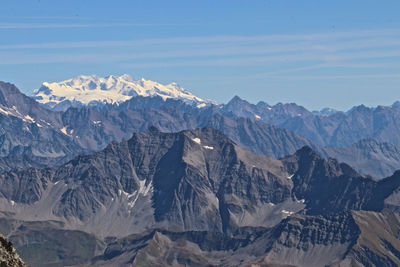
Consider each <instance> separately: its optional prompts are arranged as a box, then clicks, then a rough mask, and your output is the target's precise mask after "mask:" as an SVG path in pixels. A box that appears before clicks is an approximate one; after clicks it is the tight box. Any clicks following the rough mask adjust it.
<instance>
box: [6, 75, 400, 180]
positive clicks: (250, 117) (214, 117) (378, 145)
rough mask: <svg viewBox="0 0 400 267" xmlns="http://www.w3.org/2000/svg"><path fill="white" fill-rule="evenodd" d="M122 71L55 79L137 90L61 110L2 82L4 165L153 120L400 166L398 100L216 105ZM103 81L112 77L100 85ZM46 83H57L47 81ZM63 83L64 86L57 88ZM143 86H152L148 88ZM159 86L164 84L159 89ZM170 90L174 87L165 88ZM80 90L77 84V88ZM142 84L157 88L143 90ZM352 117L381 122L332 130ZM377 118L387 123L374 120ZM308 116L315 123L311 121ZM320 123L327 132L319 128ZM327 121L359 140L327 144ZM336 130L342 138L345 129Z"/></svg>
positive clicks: (76, 151)
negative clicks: (311, 105)
mask: <svg viewBox="0 0 400 267" xmlns="http://www.w3.org/2000/svg"><path fill="white" fill-rule="evenodd" d="M124 77H125V76H124ZM117 78H118V77H114V76H110V77H108V78H107V79H106V80H104V79H105V78H98V77H92V76H80V77H78V78H75V79H72V80H70V81H65V82H62V83H60V84H56V85H53V87H54V86H56V89H57V88H58V89H57V90H58V91H57V92H59V93H60V92H61V93H64V94H65V93H68V92H69V91H68V90H67V89H68V88H70V87H71V86H78V87H79V86H81V87H79V88H80V90H81V91H82V90H83V91H84V90H86V91H87V90H89V89H90V88H94V89H92V90H100V89H101V88H103V91H105V92H109V91H111V92H113V94H112V96H115V94H116V96H121V95H122V96H126V94H128V97H132V96H131V95H135V94H137V96H135V97H132V98H130V99H128V100H127V101H125V102H122V103H119V102H118V101H117V100H115V101H116V102H115V101H114V102H111V104H107V103H108V102H107V101H106V102H105V103H104V101H103V102H101V103H99V102H98V101H97V102H96V101H95V102H93V103H97V104H93V103H92V104H93V105H90V104H89V103H86V102H81V104H80V105H79V107H78V108H74V107H70V106H69V107H70V108H69V109H67V110H66V111H63V112H58V111H54V110H48V109H46V108H44V107H43V105H45V104H46V103H47V102H43V101H44V100H43V101H42V102H43V103H42V104H39V103H38V102H36V101H34V100H32V99H31V98H29V97H27V96H25V95H23V94H22V93H21V92H19V90H18V89H17V88H16V87H15V86H14V85H12V84H9V83H3V82H0V96H1V98H0V122H1V124H0V156H1V157H0V171H9V170H13V169H18V168H25V167H27V166H31V167H47V166H49V167H54V166H59V165H61V164H63V163H66V162H68V161H69V160H71V159H73V158H74V157H75V156H77V155H81V154H87V153H93V152H96V151H100V150H102V149H104V148H105V147H106V146H107V145H108V144H109V143H111V142H112V141H121V140H122V139H129V138H130V137H131V136H132V133H134V132H140V131H145V130H146V129H148V128H149V127H150V126H156V127H157V128H158V129H160V130H161V131H163V132H177V131H181V130H185V129H195V128H200V127H206V126H208V127H212V128H215V129H218V130H220V131H221V132H223V133H224V134H225V135H227V136H228V137H229V138H231V139H232V140H234V141H235V142H236V143H237V144H238V145H240V146H242V147H244V148H247V149H250V150H251V151H253V152H254V153H257V154H264V155H267V156H272V157H275V158H280V157H283V156H286V155H289V154H292V153H294V152H295V151H296V150H298V149H300V148H301V147H303V146H305V145H307V146H310V147H312V148H313V149H314V150H315V151H317V152H318V153H319V154H320V155H322V156H323V157H325V158H329V157H333V158H336V159H338V160H339V161H341V162H346V163H348V164H349V165H351V166H352V167H353V168H354V169H356V170H357V171H358V172H360V173H364V174H370V175H372V176H373V177H376V178H383V177H386V176H389V175H391V174H393V172H394V171H395V170H397V169H400V148H399V147H398V145H396V144H397V141H396V138H397V137H396V136H397V135H398V134H399V133H400V132H399V131H397V130H390V129H395V128H396V127H397V126H396V125H397V124H396V123H397V120H392V119H385V118H386V117H388V118H396V116H397V117H398V114H397V113H398V111H399V110H400V109H399V105H393V106H391V107H390V108H376V109H368V108H366V109H365V110H366V112H358V111H360V109H361V108H354V109H352V110H351V111H349V112H348V113H346V114H345V113H340V112H333V113H332V114H331V113H329V114H326V113H323V114H319V113H318V114H315V113H311V112H308V111H307V110H306V109H304V108H302V107H299V106H297V105H295V104H277V105H275V106H270V105H268V104H266V103H263V102H261V103H259V104H257V105H251V104H249V103H247V102H245V101H243V100H241V99H240V98H238V97H235V98H234V99H232V101H230V102H229V103H228V104H226V105H217V104H215V103H213V102H212V101H205V100H202V99H200V98H199V99H200V100H197V99H198V97H195V96H194V95H193V94H191V93H189V92H188V91H187V90H184V89H182V88H180V87H179V86H177V85H170V86H166V87H165V86H164V87H165V88H164V87H163V86H162V85H160V84H158V83H156V82H151V81H147V82H144V81H134V80H132V79H131V80H132V81H131V82H129V81H126V80H127V79H128V78H127V77H125V78H121V77H119V78H118V79H117ZM128 80H129V79H128ZM101 81H102V82H103V83H106V84H108V85H107V86H106V85H102V82H101ZM107 81H108V83H107ZM90 82H95V84H96V86H94V85H92V86H89V84H90ZM141 84H142V85H141ZM68 86H69V87H68ZM143 86H145V87H143ZM48 87H49V88H52V86H50V83H49V84H48ZM46 88H47V87H46ZM49 88H48V90H47V89H46V90H45V91H46V92H47V91H48V94H50V95H48V97H50V96H51V92H52V91H51V90H50V89H49ZM59 88H63V90H61V91H60V90H59ZM138 88H139V89H140V90H139V89H138ZM143 88H145V89H146V88H147V89H146V90H147V91H146V90H145V89H143ZM157 88H164V89H163V90H161V91H157V90H156V89H157ZM174 88H175V89H174ZM106 89H107V90H106ZM43 90H44V89H43ZM43 90H42V91H43ZM49 90H50V91H49ZM135 90H138V91H137V93H135V94H133V93H129V92H133V91H135ZM143 90H144V91H143ZM168 90H170V91H171V90H177V91H176V92H175V91H174V93H173V94H172V93H171V92H170V94H169V95H168V94H167V93H168V92H169V91H168ZM39 91H40V90H39ZM75 91H76V90H75V89H74V90H73V91H72V92H75ZM78 91H79V90H78ZM81 91H79V92H81ZM135 92H136V91H135ZM144 92H147V93H148V94H150V93H154V94H150V95H148V96H147V95H145V96H142V94H144ZM179 92H181V93H182V94H183V95H182V94H181V95H180V93H179ZM124 93H125V95H124ZM160 94H161V95H160ZM74 96H75V98H73V97H74ZM174 96H180V97H181V98H179V97H174ZM60 97H61V98H62V96H60ZM69 97H72V98H73V99H76V101H77V100H78V99H80V98H79V94H78V95H76V94H71V95H69ZM110 97H111V96H110ZM185 97H186V98H185ZM61 98H60V99H61ZM43 99H45V98H43ZM51 99H52V98H51ZM57 99H58V98H57ZM112 99H114V98H111V100H112ZM116 99H118V98H116ZM124 99H125V98H124ZM111 100H110V101H111ZM60 101H61V100H60ZM82 101H83V100H82ZM85 103H86V104H87V105H85ZM203 104H204V105H203ZM46 107H48V105H47V106H46ZM299 114H300V115H301V116H299ZM272 118H275V120H273V119H272ZM278 118H279V120H278ZM353 120H355V121H365V123H362V125H363V127H364V126H365V125H375V126H373V127H377V130H376V131H374V133H378V132H380V133H381V134H380V135H379V136H378V135H376V134H370V133H369V131H366V130H365V129H364V128H362V127H361V126H360V127H361V128H360V127H358V126H356V125H353V127H352V128H349V127H347V128H340V129H337V130H333V129H334V128H335V127H336V126H338V125H340V127H342V126H343V125H347V124H349V123H350V121H353ZM374 120H375V121H377V122H378V121H379V122H380V123H381V124H382V125H380V126H379V125H377V124H376V123H373V122H372V121H374ZM267 123H271V124H274V125H275V126H273V125H270V124H267ZM309 124H310V125H309ZM311 124H312V125H314V126H312V127H311ZM318 125H319V126H318ZM321 125H325V126H324V127H322V126H321ZM335 125H336V126H335ZM295 126H296V127H295ZM317 126H318V127H317ZM333 126H334V127H333ZM280 127H283V128H280ZM315 127H317V129H319V130H321V131H322V132H321V133H317V132H315V131H314V130H315ZM321 127H322V128H321ZM330 127H333V128H330ZM343 127H344V126H343ZM368 127H369V126H368ZM371 127H372V126H371ZM285 128H286V129H285ZM328 128H329V129H330V130H332V131H333V132H335V133H336V136H337V134H339V133H341V134H342V135H346V136H355V137H354V138H353V139H352V140H351V141H349V143H351V142H353V141H354V142H356V143H354V144H352V145H350V146H347V147H342V146H339V147H338V146H328V147H324V146H322V145H323V144H331V145H332V144H335V143H334V142H333V143H332V142H328V143H326V142H325V143H324V142H322V143H321V142H320V139H321V138H322V139H323V140H327V139H326V138H327V134H326V133H324V131H325V132H326V129H328ZM302 129H314V130H313V131H314V133H313V134H306V133H304V132H303V131H302ZM324 129H325V130H324ZM295 132H296V133H295ZM384 133H385V134H384ZM303 136H306V137H308V138H309V139H307V138H305V137H303ZM318 136H320V137H318ZM317 137H318V138H317ZM330 138H331V137H330ZM332 138H333V137H332ZM334 138H336V139H337V138H339V139H340V140H343V139H342V138H341V137H334ZM374 138H375V139H374ZM310 140H312V141H310ZM377 140H380V141H377Z"/></svg>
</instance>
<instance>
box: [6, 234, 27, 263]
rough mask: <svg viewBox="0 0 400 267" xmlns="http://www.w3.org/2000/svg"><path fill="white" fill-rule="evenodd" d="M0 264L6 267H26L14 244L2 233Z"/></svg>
mask: <svg viewBox="0 0 400 267" xmlns="http://www.w3.org/2000/svg"><path fill="white" fill-rule="evenodd" d="M0 265H1V266H5V267H8V266H10V267H14V266H15V267H24V266H26V265H25V263H24V262H23V261H22V260H21V258H20V257H19V256H18V254H17V253H16V252H15V248H14V246H13V244H12V243H11V242H10V241H8V240H7V239H6V238H5V237H4V236H2V235H0Z"/></svg>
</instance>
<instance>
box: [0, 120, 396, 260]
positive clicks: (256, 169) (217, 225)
mask: <svg viewBox="0 0 400 267" xmlns="http://www.w3.org/2000/svg"><path fill="white" fill-rule="evenodd" d="M399 191H400V173H399V172H396V173H395V174H394V175H393V176H391V177H388V178H385V179H383V180H381V181H375V180H373V179H372V178H369V177H366V176H363V175H360V174H359V173H357V172H356V171H354V170H353V169H352V168H351V167H350V166H348V165H346V164H343V163H339V162H337V161H336V160H334V159H329V160H325V159H324V158H323V157H321V156H319V155H318V154H317V153H315V152H314V151H313V150H312V149H311V148H309V147H304V148H302V149H300V150H298V151H297V152H296V153H295V154H293V155H291V156H287V157H285V158H283V159H282V160H276V159H273V158H270V157H266V156H263V155H257V154H253V153H252V152H250V151H248V150H245V149H243V148H241V147H239V146H237V145H236V144H235V143H234V142H233V141H231V140H230V139H228V138H227V137H226V136H225V135H224V134H222V133H221V132H219V131H217V130H214V129H212V128H203V129H197V130H191V131H182V132H179V133H162V132H160V131H158V130H157V129H155V128H151V129H149V130H148V131H146V132H142V133H136V134H134V135H133V137H132V138H131V139H130V140H128V141H122V142H120V143H116V142H114V143H112V144H111V145H109V146H108V147H107V148H106V149H105V150H103V151H101V152H98V153H95V154H93V155H86V156H79V157H77V158H75V159H74V160H72V161H70V162H69V163H67V164H64V165H62V166H60V167H58V168H52V169H51V168H49V169H32V168H31V169H27V170H23V171H14V172H7V173H3V174H2V175H0V210H1V211H2V212H3V214H4V215H5V216H4V218H3V223H2V224H0V225H3V226H2V227H3V228H4V229H6V230H7V229H8V230H7V231H8V235H9V237H10V239H11V240H12V241H13V242H14V243H15V244H16V246H17V249H21V251H22V255H25V257H26V259H29V261H28V263H29V262H30V261H31V262H36V263H38V262H40V260H38V259H37V258H36V259H35V257H34V256H33V255H37V254H34V251H36V252H37V251H38V250H34V248H33V247H32V245H33V244H38V245H37V246H39V247H41V248H43V247H46V246H48V245H49V244H51V243H52V242H53V243H54V242H55V240H54V239H51V236H53V235H51V236H48V235H46V234H44V233H43V232H42V231H48V229H50V228H51V229H54V228H55V230H54V231H55V232H54V236H57V235H62V234H64V233H67V232H64V231H82V232H85V233H87V235H86V236H84V240H86V241H85V242H89V241H90V242H89V243H88V244H91V245H90V246H89V245H88V248H90V250H88V251H87V253H86V252H85V253H84V254H79V255H80V256H79V257H80V258H79V259H80V260H79V261H76V264H78V263H79V262H89V260H90V259H91V260H90V262H92V264H94V265H101V264H104V265H107V264H108V266H110V264H111V266H113V265H114V266H117V265H118V266H123V264H128V263H129V264H132V263H133V264H134V265H137V266H142V265H144V266H146V264H147V265H148V266H150V265H153V266H156V265H157V264H159V265H165V264H169V265H171V266H178V265H184V264H189V265H191V264H196V263H198V264H200V265H201V264H202V263H207V264H210V265H215V266H218V265H221V264H223V265H228V266H229V265H240V264H242V265H243V266H246V264H247V265H249V266H250V265H251V264H253V263H254V264H261V263H263V264H265V263H268V264H277V263H279V264H284V265H285V264H286V265H298V266H321V265H332V266H334V265H335V264H337V263H341V262H344V263H343V264H345V266H346V264H347V263H348V262H360V263H362V264H364V265H365V264H367V265H368V264H377V263H385V264H397V262H398V260H399V258H397V256H396V255H397V254H396V253H397V252H396V251H397V250H398V243H397V239H396V238H392V237H391V234H393V233H397V231H398V230H396V229H398V225H399V223H398V220H397V216H398V210H399V207H400V201H399V199H400V198H399V197H398V194H399V193H398V192H399ZM38 220H40V221H41V222H39V223H29V221H38ZM365 220H367V221H370V224H368V225H367V226H365V225H364V224H363V221H365ZM0 222H1V220H0ZM49 223H51V224H52V225H53V226H49V225H47V226H46V224H49ZM376 223H378V224H379V225H380V228H379V231H375V232H374V235H371V234H369V229H370V228H369V227H374V226H373V225H374V224H376ZM16 225H26V226H24V227H22V226H19V227H18V226H16ZM35 225H36V226H35ZM43 225H45V226H44V227H43ZM26 227H28V228H26ZM25 229H28V230H25ZM56 229H58V230H56ZM57 231H58V232H57ZM56 233H57V235H56ZM73 233H76V232H68V235H69V236H70V237H71V243H70V244H74V243H75V242H76V241H75V242H74V241H73V240H78V238H79V237H80V236H81V237H83V236H82V234H77V235H74V234H73ZM31 234H32V235H31ZM131 234H134V235H133V236H132V235H131ZM129 235H130V236H129ZM27 236H30V237H29V238H26V237H27ZM38 236H43V238H38ZM38 240H39V241H38ZM40 240H41V241H40ZM215 240H218V242H217V243H216V242H215ZM35 242H36V243H35ZM43 242H45V243H43ZM46 242H50V243H46ZM121 242H122V243H121ZM65 245H66V246H67V243H65ZM56 247H57V246H56ZM56 247H55V248H56ZM103 247H106V248H105V250H104V251H103V250H102V248H103ZM71 249H72V248H70V245H68V246H67V247H66V248H65V249H64V251H71ZM49 253H50V254H49V255H47V256H43V258H40V259H42V260H43V259H45V260H43V262H42V263H41V264H38V265H40V266H46V265H45V264H50V263H51V262H53V263H54V262H57V264H64V263H65V261H66V260H70V259H69V258H68V257H66V256H63V257H61V256H56V255H59V250H52V251H50V252H49ZM57 253H58V254H57ZM74 253H78V252H74ZM95 254H96V255H98V256H95ZM155 255H164V256H163V257H155ZM315 255H318V257H316V256H315ZM93 256H95V257H93ZM399 257H400V256H399ZM389 266H390V265H389ZM393 266H394V265H393Z"/></svg>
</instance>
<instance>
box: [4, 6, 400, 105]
mask: <svg viewBox="0 0 400 267" xmlns="http://www.w3.org/2000/svg"><path fill="white" fill-rule="evenodd" d="M1 10H2V12H1V13H0V36H1V37H0V80H2V81H7V82H11V83H14V84H15V85H17V86H18V87H19V88H20V89H21V91H22V92H24V93H25V94H27V95H31V94H32V92H33V90H34V89H37V88H39V87H40V86H41V84H42V82H45V81H47V82H55V81H62V80H66V79H69V78H72V77H74V76H77V75H80V74H85V75H89V74H97V75H99V76H107V75H122V74H125V73H126V74H129V75H131V76H133V77H134V78H135V79H140V78H142V77H144V78H146V79H150V80H155V81H158V82H161V83H171V82H177V83H178V84H179V85H181V86H182V87H184V88H186V89H188V90H189V91H191V92H192V93H194V94H195V95H197V96H199V97H202V98H207V99H213V100H216V101H217V102H219V103H226V102H228V101H229V100H230V99H231V98H232V97H233V96H235V95H238V96H240V97H241V98H243V99H246V100H248V101H249V102H252V103H257V102H258V101H265V102H267V103H269V104H276V103H278V102H282V103H288V102H295V103H297V104H300V105H303V106H305V107H306V108H308V109H310V110H317V109H321V108H324V107H331V108H335V109H339V110H348V109H349V108H351V107H352V106H355V105H359V104H365V105H367V106H377V105H390V104H392V103H393V102H395V101H397V100H400V16H399V15H398V14H399V11H400V1H398V0H385V1H378V0H377V1H370V0H352V1H349V0H335V1H332V0H329V1H328V0H315V1H310V0H296V1H295V0H291V1H289V0H276V1H268V0H247V1H244V0H240V1H239V0H218V1H216V0H202V1H187V0H185V1H175V0H169V1H162V0H160V1H153V0H146V1H134V0H130V1H118V0H114V1H103V0H96V1H94V0H92V1H88V0H79V1H76V0H69V1H54V0H36V1H33V0H32V1H31V0H25V1H15V0H3V1H2V2H1Z"/></svg>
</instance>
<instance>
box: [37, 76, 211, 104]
mask: <svg viewBox="0 0 400 267" xmlns="http://www.w3.org/2000/svg"><path fill="white" fill-rule="evenodd" d="M135 96H144V97H153V96H160V97H161V98H162V99H164V100H166V99H169V98H173V99H179V100H182V101H184V102H186V103H190V104H193V103H206V102H208V101H205V100H203V99H201V98H199V97H197V96H195V95H193V94H192V93H190V92H189V91H187V90H185V89H184V88H182V87H180V86H179V85H178V84H177V83H170V84H166V85H164V84H161V83H158V82H155V81H151V80H146V79H144V78H141V79H140V80H135V79H134V78H132V77H131V76H130V75H128V74H123V75H121V76H114V75H109V76H106V77H104V78H102V77H98V76H97V75H95V74H93V75H79V76H76V77H74V78H71V79H68V80H65V81H61V82H52V83H49V82H44V83H43V84H42V87H40V88H39V89H37V90H35V91H34V93H33V98H34V99H35V100H37V101H38V102H40V103H41V104H44V105H47V106H48V107H50V108H54V109H57V106H58V107H63V108H65V105H63V104H65V103H66V102H69V103H76V104H77V105H93V104H98V103H102V104H120V103H122V102H125V101H126V100H129V99H130V98H132V97H135Z"/></svg>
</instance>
